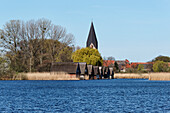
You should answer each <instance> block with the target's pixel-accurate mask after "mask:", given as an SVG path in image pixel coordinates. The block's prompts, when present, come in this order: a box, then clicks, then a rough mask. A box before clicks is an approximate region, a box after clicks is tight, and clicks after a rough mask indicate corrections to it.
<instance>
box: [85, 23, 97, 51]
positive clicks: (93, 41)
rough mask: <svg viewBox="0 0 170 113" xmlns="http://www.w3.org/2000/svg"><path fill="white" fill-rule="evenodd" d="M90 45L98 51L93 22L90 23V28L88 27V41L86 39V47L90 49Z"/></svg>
mask: <svg viewBox="0 0 170 113" xmlns="http://www.w3.org/2000/svg"><path fill="white" fill-rule="evenodd" d="M91 44H93V45H94V47H95V48H96V49H98V42H97V38H96V33H95V30H94V26H93V22H91V27H90V32H89V36H88V39H87V45H86V47H90V45H91Z"/></svg>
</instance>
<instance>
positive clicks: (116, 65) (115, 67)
mask: <svg viewBox="0 0 170 113" xmlns="http://www.w3.org/2000/svg"><path fill="white" fill-rule="evenodd" d="M114 70H115V71H116V72H119V65H118V63H117V62H116V61H115V63H114Z"/></svg>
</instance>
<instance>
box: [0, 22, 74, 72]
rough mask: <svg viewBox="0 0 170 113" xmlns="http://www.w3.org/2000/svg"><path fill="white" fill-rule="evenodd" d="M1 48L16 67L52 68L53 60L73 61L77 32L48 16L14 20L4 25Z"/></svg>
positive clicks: (19, 69)
mask: <svg viewBox="0 0 170 113" xmlns="http://www.w3.org/2000/svg"><path fill="white" fill-rule="evenodd" d="M0 50H1V61H3V60H2V58H5V59H6V62H7V61H8V62H9V64H8V68H9V69H10V70H12V71H15V72H37V71H38V72H44V71H50V67H51V64H52V62H55V61H57V62H68V61H72V60H71V54H72V52H73V51H74V36H73V34H71V33H67V32H66V29H65V28H64V27H62V26H60V25H55V24H53V23H52V22H51V21H50V20H48V19H39V20H30V21H27V22H24V21H21V20H10V21H9V22H7V23H6V24H5V25H4V26H3V28H2V29H0ZM2 56H3V57H2ZM3 62H5V61H3ZM1 63H2V62H1Z"/></svg>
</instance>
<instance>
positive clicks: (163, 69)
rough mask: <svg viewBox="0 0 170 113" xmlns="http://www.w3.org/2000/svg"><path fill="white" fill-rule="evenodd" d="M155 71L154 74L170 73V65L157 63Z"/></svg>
mask: <svg viewBox="0 0 170 113" xmlns="http://www.w3.org/2000/svg"><path fill="white" fill-rule="evenodd" d="M153 71H154V72H168V71H169V67H168V63H166V62H164V61H156V62H155V63H154V64H153Z"/></svg>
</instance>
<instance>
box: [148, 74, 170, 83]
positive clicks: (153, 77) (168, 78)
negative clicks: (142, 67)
mask: <svg viewBox="0 0 170 113" xmlns="http://www.w3.org/2000/svg"><path fill="white" fill-rule="evenodd" d="M149 80H162V81H170V73H152V74H150V76H149Z"/></svg>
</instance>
